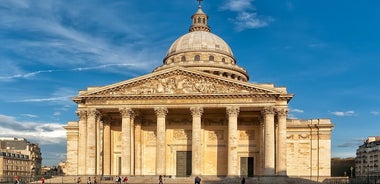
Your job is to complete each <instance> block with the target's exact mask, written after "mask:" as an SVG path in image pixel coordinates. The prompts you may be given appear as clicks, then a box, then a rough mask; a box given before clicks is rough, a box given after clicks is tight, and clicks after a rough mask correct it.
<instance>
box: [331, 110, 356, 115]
mask: <svg viewBox="0 0 380 184" xmlns="http://www.w3.org/2000/svg"><path fill="white" fill-rule="evenodd" d="M330 113H331V114H333V115H335V116H355V115H356V114H355V111H353V110H350V111H334V112H330Z"/></svg>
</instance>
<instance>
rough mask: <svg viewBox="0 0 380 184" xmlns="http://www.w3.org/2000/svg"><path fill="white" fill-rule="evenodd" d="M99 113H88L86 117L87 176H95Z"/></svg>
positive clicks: (95, 111)
mask: <svg viewBox="0 0 380 184" xmlns="http://www.w3.org/2000/svg"><path fill="white" fill-rule="evenodd" d="M98 115H99V112H98V111H97V110H96V109H91V110H89V111H88V116H87V151H86V170H87V173H86V174H88V175H95V174H96V164H97V163H96V161H97V160H96V153H97V146H96V140H97V135H98V134H97V132H96V121H97V116H98Z"/></svg>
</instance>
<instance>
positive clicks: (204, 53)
mask: <svg viewBox="0 0 380 184" xmlns="http://www.w3.org/2000/svg"><path fill="white" fill-rule="evenodd" d="M191 19H192V25H191V26H190V28H189V33H186V34H185V35H183V36H181V37H179V38H178V39H177V40H175V41H174V42H173V44H172V45H171V46H170V47H169V49H168V51H167V53H166V56H165V58H164V60H163V65H162V66H159V67H157V68H156V69H155V70H154V71H153V72H156V71H160V70H164V69H167V68H171V67H175V66H181V67H186V68H191V69H195V70H198V71H202V72H206V73H211V74H214V75H218V76H221V77H226V78H231V79H236V80H239V81H248V79H249V76H248V74H247V71H246V70H245V69H244V68H242V67H240V66H238V65H237V64H236V60H235V58H234V55H233V53H232V50H231V48H230V46H229V45H228V44H227V43H226V42H225V41H224V40H223V39H222V38H220V37H219V36H217V35H215V34H213V33H211V31H210V27H209V26H208V24H207V23H208V16H207V15H206V14H205V13H204V12H203V11H202V8H201V6H200V5H199V6H198V10H197V12H196V13H195V14H194V15H193V16H191Z"/></svg>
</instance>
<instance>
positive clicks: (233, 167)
mask: <svg viewBox="0 0 380 184" xmlns="http://www.w3.org/2000/svg"><path fill="white" fill-rule="evenodd" d="M239 110H240V109H239V107H235V106H232V107H227V115H228V153H227V154H228V170H227V175H228V176H237V175H238V167H237V160H238V158H237V146H238V140H237V139H238V137H237V124H238V122H237V118H238V116H239Z"/></svg>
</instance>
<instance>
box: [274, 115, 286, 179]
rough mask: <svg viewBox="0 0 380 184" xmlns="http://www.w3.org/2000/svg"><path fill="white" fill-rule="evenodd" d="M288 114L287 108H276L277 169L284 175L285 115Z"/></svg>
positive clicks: (279, 173)
mask: <svg viewBox="0 0 380 184" xmlns="http://www.w3.org/2000/svg"><path fill="white" fill-rule="evenodd" d="M287 114H288V109H287V108H278V109H277V119H278V143H277V150H278V151H277V159H276V160H277V164H276V165H277V169H276V172H277V174H278V175H286V158H287V154H286V117H287Z"/></svg>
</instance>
